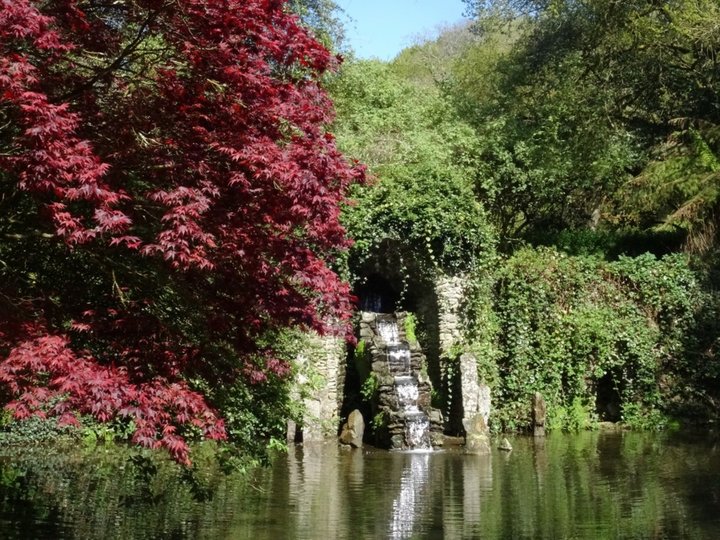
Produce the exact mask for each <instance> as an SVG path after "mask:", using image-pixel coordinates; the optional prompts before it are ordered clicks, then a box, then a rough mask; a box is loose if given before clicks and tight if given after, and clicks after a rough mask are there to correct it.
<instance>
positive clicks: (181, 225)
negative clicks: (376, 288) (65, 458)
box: [0, 0, 363, 461]
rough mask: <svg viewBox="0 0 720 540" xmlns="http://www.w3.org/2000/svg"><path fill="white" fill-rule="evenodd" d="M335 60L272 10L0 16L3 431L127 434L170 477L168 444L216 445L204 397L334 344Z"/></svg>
mask: <svg viewBox="0 0 720 540" xmlns="http://www.w3.org/2000/svg"><path fill="white" fill-rule="evenodd" d="M335 62H336V60H335V59H334V58H333V57H332V55H331V54H330V53H329V52H328V50H327V49H326V48H325V47H323V46H322V45H321V44H320V43H318V42H317V41H316V40H315V39H314V38H313V37H312V35H310V34H309V33H308V32H307V31H306V30H304V29H303V27H302V26H300V24H299V20H298V18H297V16H295V15H292V14H291V13H290V11H289V10H288V9H287V8H286V6H285V3H284V2H283V1H279V0H242V1H241V0H230V1H221V0H209V1H207V0H203V1H200V0H173V1H158V0H137V1H131V0H129V1H122V2H113V3H109V4H108V3H105V2H97V1H95V0H78V1H75V0H70V1H64V0H63V1H60V0H58V1H49V2H39V1H37V2H36V1H32V0H17V1H13V2H3V3H2V4H1V5H0V100H1V101H0V160H1V161H0V167H1V168H0V205H1V206H2V212H1V213H0V234H2V239H1V240H0V261H2V262H1V263H0V309H2V318H1V320H2V322H0V358H1V359H2V360H1V361H0V383H2V384H3V392H4V393H5V395H4V398H5V401H6V403H7V402H9V404H8V407H9V408H10V409H11V410H12V411H13V412H14V414H15V415H16V416H17V417H20V418H22V417H27V416H29V415H42V416H44V415H59V416H60V417H61V419H62V421H63V422H71V423H73V422H77V421H78V418H79V417H80V415H91V416H94V417H95V418H96V419H98V420H101V421H106V420H111V419H115V418H121V419H122V418H124V419H126V420H127V421H130V420H132V421H133V422H134V426H135V432H134V436H133V439H134V441H136V442H138V443H140V444H143V445H146V446H152V447H155V446H161V447H165V448H167V449H168V450H170V451H171V452H172V453H173V455H174V456H175V457H176V458H177V459H179V460H181V461H187V459H188V456H187V446H186V444H185V441H184V439H183V437H182V436H181V435H182V434H184V433H190V432H193V430H196V429H197V428H200V429H201V430H202V432H203V433H204V434H205V435H206V436H208V437H211V438H223V437H225V436H226V432H225V429H224V426H223V422H222V420H221V419H220V418H219V417H218V415H217V412H216V411H215V410H214V409H213V408H212V403H213V400H215V401H218V400H219V399H220V397H219V393H218V392H217V391H216V390H217V389H218V388H220V387H222V385H230V386H231V385H232V384H235V382H236V381H240V380H242V381H245V382H246V383H247V384H259V383H262V382H263V381H265V380H266V379H267V378H268V377H275V376H282V375H284V374H285V373H287V371H288V365H287V364H286V363H285V362H284V361H282V359H279V358H277V357H276V355H274V354H273V351H272V346H271V345H266V344H267V342H268V339H267V335H268V333H271V332H273V331H275V330H277V329H279V328H283V327H286V326H300V327H305V328H314V329H316V330H319V331H331V330H333V328H332V325H331V324H329V323H328V321H334V324H335V325H336V328H335V331H343V329H344V321H346V320H347V319H348V317H349V313H350V298H349V294H348V287H347V285H346V284H344V283H343V282H342V281H341V280H340V279H339V278H338V276H337V275H336V274H335V273H334V272H333V271H332V270H331V269H330V268H329V267H328V264H327V261H330V260H332V259H333V258H334V257H335V256H336V255H337V254H338V253H339V252H341V251H342V250H344V249H346V248H347V247H348V245H349V242H348V240H347V238H346V236H345V231H344V229H343V228H342V226H341V224H340V222H339V207H340V204H341V203H342V202H343V201H344V199H345V193H346V191H347V189H348V187H349V186H350V185H351V184H352V183H354V182H356V181H359V180H361V179H362V177H363V170H362V168H361V167H358V166H353V165H351V164H349V163H348V162H347V161H346V160H345V159H344V158H343V156H342V155H341V154H340V153H339V151H338V150H337V149H336V147H335V143H334V139H333V136H332V135H331V134H330V133H328V132H327V130H326V128H325V125H326V124H327V123H328V122H330V121H331V120H332V107H331V104H330V102H329V100H328V98H327V96H326V94H325V93H324V91H323V90H322V89H321V88H320V87H319V85H318V80H319V78H320V77H321V76H322V75H323V73H325V72H326V71H327V70H329V69H332V68H333V67H334V65H335ZM191 383H192V385H193V386H194V389H192V388H191ZM200 389H202V390H203V392H199V391H198V390H200Z"/></svg>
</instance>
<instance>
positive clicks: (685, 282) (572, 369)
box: [495, 248, 701, 429]
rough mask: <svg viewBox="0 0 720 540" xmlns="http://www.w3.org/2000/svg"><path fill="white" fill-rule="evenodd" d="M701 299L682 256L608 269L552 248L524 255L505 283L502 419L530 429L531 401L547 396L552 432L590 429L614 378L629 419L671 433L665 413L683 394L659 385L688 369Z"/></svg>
mask: <svg viewBox="0 0 720 540" xmlns="http://www.w3.org/2000/svg"><path fill="white" fill-rule="evenodd" d="M700 298H701V297H700V290H699V284H698V282H697V280H696V279H695V276H694V274H693V272H692V271H691V270H690V268H689V267H688V263H687V259H686V258H685V257H682V256H678V255H673V256H667V257H664V258H663V259H660V260H658V259H656V258H655V257H654V256H652V255H644V256H641V257H635V258H629V257H621V258H620V259H619V260H618V261H616V262H605V261H602V260H600V259H597V258H590V257H568V256H567V255H565V254H563V253H560V252H558V251H555V250H553V249H549V248H538V249H529V248H527V249H522V250H520V251H518V252H517V253H515V254H514V255H513V256H512V257H511V258H510V259H508V261H507V263H506V264H505V265H504V266H503V268H502V269H501V270H500V273H499V278H498V283H497V293H496V312H497V316H498V321H499V326H500V332H499V337H500V339H499V349H500V351H501V354H500V356H499V358H498V369H499V384H498V385H497V386H496V389H495V395H496V396H497V397H496V400H497V401H496V402H497V403H498V406H497V409H496V417H497V418H496V420H499V421H500V423H501V424H502V426H503V427H504V428H506V429H524V428H526V427H527V426H528V425H529V424H530V406H529V404H530V400H531V396H532V394H533V393H534V392H540V393H541V394H543V396H544V397H545V399H546V400H547V403H548V416H549V419H550V427H553V428H563V429H578V428H584V427H587V425H588V422H591V421H592V420H593V418H595V417H596V414H597V413H600V412H601V409H602V407H603V404H602V403H600V404H598V403H596V396H597V395H598V385H599V381H600V380H601V379H602V378H603V377H609V378H610V380H611V381H613V383H614V386H615V387H616V388H617V391H618V393H619V399H620V401H621V404H622V405H621V406H622V412H623V420H624V421H626V422H627V423H629V424H632V425H634V426H641V425H644V426H649V425H654V426H655V427H660V426H662V422H659V420H658V413H657V411H659V410H662V407H661V404H662V403H663V402H667V403H670V402H671V401H672V399H671V398H673V397H674V396H676V390H675V389H673V388H661V387H660V384H659V380H660V377H661V375H664V376H670V374H672V373H678V372H679V371H681V370H682V369H683V368H684V367H687V366H686V364H685V361H686V354H685V346H686V336H687V334H688V332H690V331H691V330H692V327H693V324H694V321H695V306H696V305H697V303H698V302H699V300H700ZM666 400H667V401H666ZM668 409H669V407H667V406H666V407H665V409H664V410H665V412H667V411H668Z"/></svg>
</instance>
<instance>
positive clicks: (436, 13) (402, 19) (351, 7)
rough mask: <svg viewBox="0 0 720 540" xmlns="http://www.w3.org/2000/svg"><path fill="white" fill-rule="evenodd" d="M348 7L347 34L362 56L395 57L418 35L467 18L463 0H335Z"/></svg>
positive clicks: (351, 45)
mask: <svg viewBox="0 0 720 540" xmlns="http://www.w3.org/2000/svg"><path fill="white" fill-rule="evenodd" d="M335 1H336V3H337V4H338V5H339V6H340V7H341V8H342V9H343V10H345V13H346V15H347V17H348V18H349V19H350V20H346V21H345V24H346V29H345V30H346V38H347V41H348V44H349V45H350V47H351V48H352V49H353V50H354V51H355V54H356V55H357V56H358V57H359V58H380V59H381V60H391V59H393V58H394V57H395V56H396V55H397V53H399V52H400V51H401V50H402V49H404V48H405V47H407V46H409V45H412V44H413V43H414V42H415V39H414V38H417V37H418V36H423V35H425V36H427V35H428V34H429V35H432V34H433V30H436V29H437V28H438V27H439V26H443V25H449V24H454V23H457V22H459V21H461V20H463V11H464V10H465V4H464V3H463V1H462V0H335Z"/></svg>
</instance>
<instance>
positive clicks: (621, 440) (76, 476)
mask: <svg viewBox="0 0 720 540" xmlns="http://www.w3.org/2000/svg"><path fill="white" fill-rule="evenodd" d="M512 443H513V446H514V448H515V450H514V451H513V452H512V453H511V454H509V455H507V454H502V453H500V452H496V453H494V454H493V455H491V456H472V455H465V454H463V453H461V452H459V451H446V452H438V453H402V452H382V451H375V450H371V449H365V450H354V451H350V450H345V449H339V448H338V447H337V445H335V444H329V445H315V446H305V447H296V448H293V449H291V452H290V453H289V454H288V455H287V456H283V457H280V458H278V459H277V460H276V462H275V464H274V466H273V467H272V468H271V469H266V470H261V471H258V472H257V473H256V474H255V475H253V476H252V477H251V478H247V477H242V476H229V477H228V476H225V475H223V474H222V473H221V472H220V471H219V470H217V469H214V468H212V467H206V468H201V469H199V470H197V471H195V472H194V473H193V475H191V476H188V474H187V473H181V472H178V469H176V468H173V467H172V466H170V465H169V464H167V463H166V464H157V463H151V462H149V461H143V460H139V461H135V462H133V461H132V460H124V461H123V460H119V461H114V462H113V461H111V460H101V459H99V458H98V459H96V456H95V457H93V455H87V454H85V455H83V454H77V455H73V454H72V453H70V452H69V451H66V452H65V453H63V454H49V453H48V452H44V451H37V452H35V453H34V454H33V453H30V454H27V453H25V454H23V455H22V456H20V455H16V456H13V457H5V458H3V457H2V455H1V452H0V538H4V539H5V538H7V539H16V538H17V539H19V538H33V539H34V538H53V539H57V538H82V539H93V538H102V539H112V538H118V539H134V538H153V539H163V538H167V539H182V538H188V539H189V538H193V539H194V538H200V539H203V538H207V539H225V538H227V539H241V538H252V539H253V540H266V539H267V540H270V539H273V540H274V539H278V538H287V539H290V540H305V539H317V538H337V539H365V538H367V539H377V538H391V539H405V538H417V539H433V538H453V539H471V538H472V539H474V538H489V539H493V538H699V539H704V538H708V539H710V538H712V539H715V538H720V450H719V449H718V447H717V446H715V445H714V443H713V442H712V441H709V440H708V439H707V438H706V437H705V438H694V439H688V438H687V437H684V436H669V435H647V434H634V433H618V434H598V433H584V434H581V435H578V436H550V437H548V439H547V440H533V439H532V438H517V439H515V440H513V441H512Z"/></svg>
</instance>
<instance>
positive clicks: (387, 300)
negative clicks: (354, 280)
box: [356, 274, 400, 313]
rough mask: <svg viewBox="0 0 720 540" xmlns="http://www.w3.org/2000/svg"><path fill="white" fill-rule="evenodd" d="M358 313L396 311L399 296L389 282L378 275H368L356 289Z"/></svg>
mask: <svg viewBox="0 0 720 540" xmlns="http://www.w3.org/2000/svg"><path fill="white" fill-rule="evenodd" d="M356 294H357V297H358V298H359V303H360V311H369V312H373V313H393V312H394V311H395V310H396V309H397V304H398V300H399V296H400V295H399V294H398V292H397V291H396V290H395V288H394V287H393V286H392V284H391V283H390V281H389V280H388V279H386V278H384V277H383V276H381V275H380V274H370V275H369V276H367V277H366V278H365V280H364V282H363V283H362V284H361V285H360V286H358V287H357V290H356Z"/></svg>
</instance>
